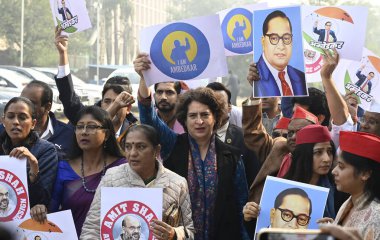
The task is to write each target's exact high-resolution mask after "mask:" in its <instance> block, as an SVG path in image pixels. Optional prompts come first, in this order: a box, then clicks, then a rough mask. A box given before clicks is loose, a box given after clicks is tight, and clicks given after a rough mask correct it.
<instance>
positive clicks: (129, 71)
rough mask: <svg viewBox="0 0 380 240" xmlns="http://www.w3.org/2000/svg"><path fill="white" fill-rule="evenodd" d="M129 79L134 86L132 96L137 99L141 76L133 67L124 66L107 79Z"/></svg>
mask: <svg viewBox="0 0 380 240" xmlns="http://www.w3.org/2000/svg"><path fill="white" fill-rule="evenodd" d="M115 76H119V77H127V78H128V79H129V81H130V82H131V86H132V95H133V97H134V98H137V92H138V90H139V83H140V76H139V75H138V74H137V73H136V71H135V69H134V68H133V67H132V66H122V67H120V68H118V69H116V70H115V71H113V72H112V73H111V74H110V75H109V76H108V77H107V79H110V78H111V77H115Z"/></svg>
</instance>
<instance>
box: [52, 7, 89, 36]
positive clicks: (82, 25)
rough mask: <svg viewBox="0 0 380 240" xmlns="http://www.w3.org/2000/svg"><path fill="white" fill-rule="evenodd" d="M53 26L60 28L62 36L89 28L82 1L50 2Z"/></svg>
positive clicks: (86, 13) (85, 9)
mask: <svg viewBox="0 0 380 240" xmlns="http://www.w3.org/2000/svg"><path fill="white" fill-rule="evenodd" d="M50 8H51V12H52V14H53V19H54V26H57V25H58V26H60V27H61V28H62V34H71V33H75V32H81V31H83V30H86V29H88V28H91V22H90V17H89V16H88V12H87V8H86V2H85V1H84V0H50Z"/></svg>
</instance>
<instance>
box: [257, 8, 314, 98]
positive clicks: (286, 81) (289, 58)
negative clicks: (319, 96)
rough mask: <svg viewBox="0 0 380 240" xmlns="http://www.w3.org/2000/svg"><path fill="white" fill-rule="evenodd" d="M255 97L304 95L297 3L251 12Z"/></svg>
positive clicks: (299, 14)
mask: <svg viewBox="0 0 380 240" xmlns="http://www.w3.org/2000/svg"><path fill="white" fill-rule="evenodd" d="M253 24H254V35H253V42H254V50H253V51H254V62H255V63H256V67H257V70H258V72H259V75H260V80H258V81H254V84H253V96H254V97H276V96H306V95H308V93H307V87H306V81H305V71H304V61H303V48H302V35H301V9H300V7H284V8H273V9H265V10H257V11H254V12H253Z"/></svg>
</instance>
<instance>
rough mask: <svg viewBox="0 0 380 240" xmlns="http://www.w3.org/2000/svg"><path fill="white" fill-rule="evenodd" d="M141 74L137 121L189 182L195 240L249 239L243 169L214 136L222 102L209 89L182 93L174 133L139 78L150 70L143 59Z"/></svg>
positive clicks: (235, 151) (236, 155)
mask: <svg viewBox="0 0 380 240" xmlns="http://www.w3.org/2000/svg"><path fill="white" fill-rule="evenodd" d="M134 64H135V70H136V72H138V73H139V74H140V77H141V79H140V86H139V92H138V100H139V101H138V106H139V113H140V121H141V122H142V123H145V124H149V125H151V126H153V127H154V128H155V129H156V130H157V131H158V133H159V134H160V144H161V146H162V148H161V149H162V150H161V158H162V159H163V163H164V166H165V167H167V168H168V169H170V170H172V171H173V172H175V173H177V174H179V175H180V176H182V177H184V178H186V179H187V183H188V185H189V191H190V199H191V205H192V211H193V221H194V227H195V238H196V239H200V240H202V239H205V240H207V239H218V240H222V239H249V236H248V234H247V232H246V230H245V227H244V225H243V215H242V209H243V206H244V204H245V203H246V201H247V198H248V187H247V182H246V177H245V170H244V164H243V161H242V159H241V157H240V153H239V151H238V149H235V148H233V147H231V146H229V145H227V144H225V143H223V142H222V141H220V140H219V139H218V138H217V137H216V136H215V134H216V130H217V129H218V128H219V127H220V126H221V121H222V118H221V117H222V116H223V115H224V113H223V111H226V108H224V102H223V100H222V99H219V98H218V97H217V95H216V94H215V93H214V91H213V90H211V89H208V88H197V89H194V90H189V91H187V92H185V93H183V94H181V96H180V98H179V101H178V105H177V114H176V116H177V120H178V121H179V122H180V123H181V125H182V126H183V128H184V129H185V133H183V134H180V135H178V134H176V133H175V132H174V131H173V130H172V129H170V128H169V127H168V126H167V125H166V124H165V123H164V122H163V121H162V120H161V119H160V118H159V117H158V115H157V113H156V111H155V109H154V108H153V104H152V101H151V93H150V90H149V88H148V87H147V86H146V82H145V80H144V77H143V75H142V71H143V70H147V69H149V64H150V61H149V59H148V58H147V55H146V54H139V55H138V56H137V59H136V60H135V62H134Z"/></svg>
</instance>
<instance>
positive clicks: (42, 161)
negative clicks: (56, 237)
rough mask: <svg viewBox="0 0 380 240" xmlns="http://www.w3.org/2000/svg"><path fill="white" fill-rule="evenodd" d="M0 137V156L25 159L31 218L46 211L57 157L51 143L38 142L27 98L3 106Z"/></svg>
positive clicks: (32, 110) (34, 120)
mask: <svg viewBox="0 0 380 240" xmlns="http://www.w3.org/2000/svg"><path fill="white" fill-rule="evenodd" d="M3 124H4V128H5V131H4V132H3V133H2V134H1V136H0V155H9V156H11V157H15V158H20V159H21V158H26V159H27V173H28V189H29V200H30V207H31V208H32V210H31V215H32V217H34V216H35V214H36V211H45V212H46V206H47V205H48V204H49V202H50V198H51V193H52V188H53V183H54V180H55V177H56V170H57V163H58V156H57V151H56V149H55V147H54V145H53V144H52V143H49V142H48V141H45V140H43V139H40V138H39V137H38V135H37V133H35V132H34V131H33V128H34V126H35V125H36V116H35V109H34V104H33V103H32V102H31V101H30V100H29V99H27V98H23V97H14V98H12V99H11V100H9V102H8V103H7V104H6V105H5V108H4V116H3Z"/></svg>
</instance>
